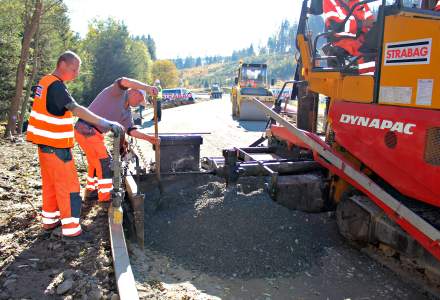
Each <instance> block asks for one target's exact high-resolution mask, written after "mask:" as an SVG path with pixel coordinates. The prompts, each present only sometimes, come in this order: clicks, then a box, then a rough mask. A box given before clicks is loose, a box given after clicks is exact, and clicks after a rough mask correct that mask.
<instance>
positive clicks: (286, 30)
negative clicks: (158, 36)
mask: <svg viewBox="0 0 440 300" xmlns="http://www.w3.org/2000/svg"><path fill="white" fill-rule="evenodd" d="M309 28H310V29H311V30H312V31H313V32H318V33H319V32H322V31H323V29H324V21H323V19H322V18H321V17H311V18H310V19H309ZM297 30H298V24H297V23H296V22H292V23H290V22H289V21H288V20H283V21H282V22H281V24H280V26H279V28H278V29H277V31H276V32H274V33H273V34H272V35H271V36H270V37H268V39H267V42H266V43H265V44H264V45H261V46H259V47H257V48H255V46H254V45H253V44H251V45H249V47H247V48H243V49H238V50H233V51H232V54H231V55H230V56H220V55H216V56H206V57H192V56H188V57H185V58H180V57H178V58H176V59H173V62H174V63H175V65H176V67H177V68H178V69H188V68H194V67H199V66H203V65H210V64H218V63H223V64H225V63H230V62H237V61H239V60H240V59H250V58H251V59H252V58H253V57H265V56H267V55H278V54H279V55H284V54H289V53H290V54H294V53H295V52H296V47H295V40H296V32H297Z"/></svg>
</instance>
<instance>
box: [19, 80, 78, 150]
mask: <svg viewBox="0 0 440 300" xmlns="http://www.w3.org/2000/svg"><path fill="white" fill-rule="evenodd" d="M58 80H60V79H59V78H57V77H56V76H54V75H52V74H49V75H46V76H44V77H43V78H41V80H40V82H39V83H38V86H37V89H36V92H35V97H34V104H33V106H32V111H31V114H30V117H29V125H28V129H27V135H26V140H27V141H29V142H32V143H34V144H38V145H46V146H51V147H54V148H72V147H73V145H74V139H73V137H74V132H73V121H74V119H73V115H72V113H71V112H70V111H66V112H65V113H64V115H63V116H55V115H53V114H51V113H49V112H48V111H47V106H46V96H47V90H48V88H49V86H50V85H51V84H52V83H54V82H55V81H58Z"/></svg>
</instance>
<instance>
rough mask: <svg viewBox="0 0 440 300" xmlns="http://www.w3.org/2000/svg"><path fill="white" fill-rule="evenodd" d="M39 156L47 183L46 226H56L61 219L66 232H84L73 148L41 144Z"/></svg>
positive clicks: (44, 188)
mask: <svg viewBox="0 0 440 300" xmlns="http://www.w3.org/2000/svg"><path fill="white" fill-rule="evenodd" d="M38 157H39V160H40V169H41V178H42V186H43V211H42V221H43V227H44V228H45V229H52V228H55V227H56V226H58V225H59V223H60V221H61V229H62V230H61V231H62V234H63V235H65V236H77V235H80V234H81V225H80V224H79V218H80V215H81V196H80V194H79V191H80V186H79V181H78V174H77V172H76V167H75V163H74V161H73V157H72V151H71V149H58V148H53V147H49V146H43V145H40V146H39V147H38Z"/></svg>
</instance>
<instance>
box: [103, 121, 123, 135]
mask: <svg viewBox="0 0 440 300" xmlns="http://www.w3.org/2000/svg"><path fill="white" fill-rule="evenodd" d="M100 125H101V126H102V127H104V129H105V130H111V131H112V132H113V133H114V134H116V135H119V134H122V133H123V132H124V127H123V126H122V125H121V124H119V123H118V122H113V121H109V120H102V122H101V124H100Z"/></svg>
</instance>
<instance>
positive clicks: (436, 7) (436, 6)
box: [434, 0, 440, 11]
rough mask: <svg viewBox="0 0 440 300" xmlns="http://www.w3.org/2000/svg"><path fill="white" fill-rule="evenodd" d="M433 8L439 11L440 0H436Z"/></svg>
mask: <svg viewBox="0 0 440 300" xmlns="http://www.w3.org/2000/svg"><path fill="white" fill-rule="evenodd" d="M434 10H435V11H440V0H439V1H437V4H436V5H435V7H434Z"/></svg>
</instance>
